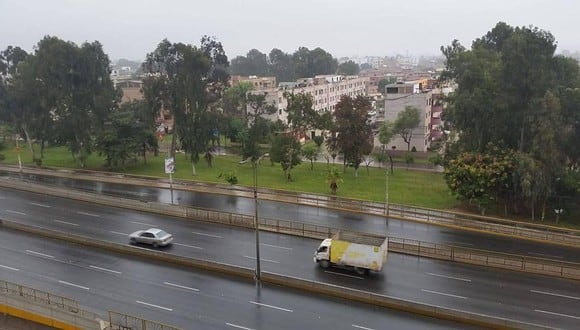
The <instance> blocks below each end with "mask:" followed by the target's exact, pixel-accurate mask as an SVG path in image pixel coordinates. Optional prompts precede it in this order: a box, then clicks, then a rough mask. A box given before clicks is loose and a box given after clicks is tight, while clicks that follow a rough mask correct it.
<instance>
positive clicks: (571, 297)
mask: <svg viewBox="0 0 580 330" xmlns="http://www.w3.org/2000/svg"><path fill="white" fill-rule="evenodd" d="M530 291H531V292H534V293H540V294H547V295H550V296H556V297H562V298H569V299H576V300H580V297H574V296H567V295H563V294H558V293H552V292H546V291H538V290H530Z"/></svg>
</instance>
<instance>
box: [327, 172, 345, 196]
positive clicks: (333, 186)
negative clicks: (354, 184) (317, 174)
mask: <svg viewBox="0 0 580 330" xmlns="http://www.w3.org/2000/svg"><path fill="white" fill-rule="evenodd" d="M339 182H342V175H341V174H340V171H338V169H337V168H336V167H334V166H333V167H331V168H329V169H328V174H327V175H326V183H328V185H329V187H330V192H331V194H333V195H336V191H337V190H338V183H339Z"/></svg>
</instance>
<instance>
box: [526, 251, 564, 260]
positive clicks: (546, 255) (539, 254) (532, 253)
mask: <svg viewBox="0 0 580 330" xmlns="http://www.w3.org/2000/svg"><path fill="white" fill-rule="evenodd" d="M528 254H529V255H531V256H538V257H542V258H555V259H562V257H560V256H555V255H551V254H544V253H535V252H528Z"/></svg>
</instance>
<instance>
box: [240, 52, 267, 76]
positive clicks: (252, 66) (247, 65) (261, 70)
mask: <svg viewBox="0 0 580 330" xmlns="http://www.w3.org/2000/svg"><path fill="white" fill-rule="evenodd" d="M231 72H232V74H237V75H242V76H253V75H255V76H265V75H266V74H267V73H268V57H267V56H266V54H264V53H262V52H260V51H259V50H257V49H251V50H250V51H249V52H248V53H247V54H246V56H245V57H244V56H238V57H236V58H234V59H232V65H231Z"/></svg>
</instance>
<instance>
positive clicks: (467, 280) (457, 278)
mask: <svg viewBox="0 0 580 330" xmlns="http://www.w3.org/2000/svg"><path fill="white" fill-rule="evenodd" d="M425 274H427V275H431V276H437V277H444V278H449V279H452V280H458V281H463V282H471V280H470V279H467V278H461V277H455V276H448V275H442V274H435V273H425Z"/></svg>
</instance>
